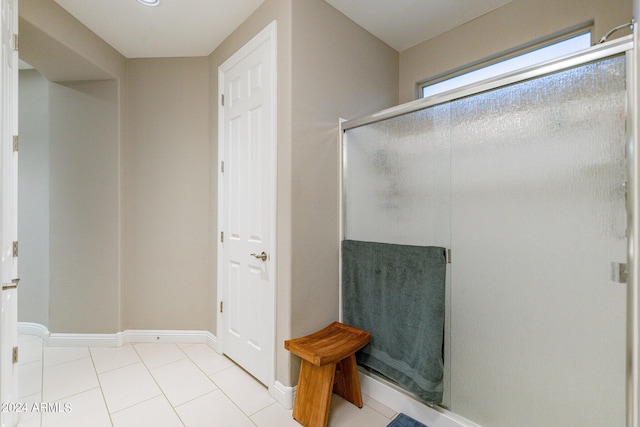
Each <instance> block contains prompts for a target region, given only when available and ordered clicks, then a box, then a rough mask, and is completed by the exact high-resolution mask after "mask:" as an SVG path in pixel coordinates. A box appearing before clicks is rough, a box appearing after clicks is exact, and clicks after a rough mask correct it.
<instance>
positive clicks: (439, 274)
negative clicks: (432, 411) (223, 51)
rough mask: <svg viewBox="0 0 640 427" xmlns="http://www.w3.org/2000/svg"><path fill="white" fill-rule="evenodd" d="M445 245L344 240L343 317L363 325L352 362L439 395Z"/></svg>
mask: <svg viewBox="0 0 640 427" xmlns="http://www.w3.org/2000/svg"><path fill="white" fill-rule="evenodd" d="M445 251H446V250H445V248H442V247H434V246H409V245H397V244H388V243H376V242H362V241H355V240H344V241H343V242H342V293H343V303H342V304H343V321H344V323H346V324H349V325H352V326H355V327H357V328H360V329H363V330H366V331H369V332H370V333H371V343H370V344H369V345H368V346H366V347H365V348H364V349H362V350H361V351H360V352H358V353H357V355H356V357H357V360H358V363H359V364H360V365H362V366H365V367H368V368H371V369H372V370H374V371H376V372H378V373H380V374H382V375H383V376H385V377H387V378H389V379H391V380H393V381H395V382H396V383H398V384H400V385H401V386H403V387H404V388H406V389H407V390H409V391H411V392H412V393H414V394H415V395H416V396H417V397H419V398H420V399H422V400H424V401H426V402H429V403H440V402H441V401H442V390H443V387H442V378H443V366H444V363H443V340H444V304H445V274H446V258H445V253H446V252H445Z"/></svg>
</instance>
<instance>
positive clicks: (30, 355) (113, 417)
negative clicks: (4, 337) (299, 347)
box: [18, 335, 396, 427]
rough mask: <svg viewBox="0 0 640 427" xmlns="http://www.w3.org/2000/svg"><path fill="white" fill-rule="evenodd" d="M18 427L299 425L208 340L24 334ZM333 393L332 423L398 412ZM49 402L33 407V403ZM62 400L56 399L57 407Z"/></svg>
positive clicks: (385, 420)
mask: <svg viewBox="0 0 640 427" xmlns="http://www.w3.org/2000/svg"><path fill="white" fill-rule="evenodd" d="M19 347H20V350H19V354H20V360H19V364H18V395H19V401H20V402H21V403H26V404H27V405H26V407H27V408H28V411H27V412H22V413H20V414H19V424H18V426H20V427H52V426H64V427H101V426H108V427H128V426H131V427H146V426H152V427H173V426H177V427H179V426H186V427H244V426H247V427H253V426H258V427H289V426H291V427H299V426H300V424H298V423H297V422H296V421H294V420H293V418H292V417H291V411H290V410H286V409H284V408H283V407H282V406H281V405H280V404H279V403H278V402H276V401H275V400H274V399H273V398H272V397H271V396H270V395H269V393H268V392H267V389H266V388H265V387H264V386H263V385H262V384H260V383H259V382H257V381H256V380H255V379H253V377H251V376H250V375H248V374H246V373H245V372H244V371H243V370H242V369H240V368H239V367H238V366H236V365H235V364H234V363H233V362H232V361H231V360H229V359H228V358H226V357H225V356H222V355H219V354H217V353H216V352H215V351H213V350H212V349H211V348H210V347H208V346H207V345H206V344H162V343H158V344H155V343H151V344H148V343H140V344H127V345H124V346H122V347H120V348H93V347H91V348H87V347H84V348H65V347H48V346H44V345H43V342H42V340H41V339H40V338H38V337H33V336H28V335H21V336H20V339H19ZM363 397H364V400H365V406H364V407H363V408H362V409H358V408H356V407H355V406H353V405H351V404H350V403H348V402H346V401H345V400H343V399H342V398H340V397H338V396H335V395H334V397H333V401H332V406H331V415H330V419H329V425H330V426H331V427H360V426H362V427H384V426H386V425H387V424H389V423H390V422H391V419H393V418H394V417H395V416H396V413H395V412H394V411H392V410H391V409H389V408H387V407H385V406H383V405H382V404H380V403H378V402H376V401H374V400H373V399H371V398H369V397H368V396H363ZM41 402H46V403H48V404H49V406H48V407H46V408H43V410H42V411H40V412H38V411H33V404H34V403H37V404H40V403H41ZM56 403H57V405H56Z"/></svg>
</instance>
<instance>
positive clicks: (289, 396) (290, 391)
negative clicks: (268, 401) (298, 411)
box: [269, 381, 296, 409]
mask: <svg viewBox="0 0 640 427" xmlns="http://www.w3.org/2000/svg"><path fill="white" fill-rule="evenodd" d="M269 394H270V395H271V397H273V398H274V399H275V400H276V401H277V402H278V403H279V404H280V405H282V407H283V408H284V409H293V399H295V396H296V387H288V386H286V385H284V384H282V383H281V382H280V381H275V382H274V384H273V386H272V387H269Z"/></svg>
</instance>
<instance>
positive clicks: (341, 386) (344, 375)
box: [333, 354, 362, 408]
mask: <svg viewBox="0 0 640 427" xmlns="http://www.w3.org/2000/svg"><path fill="white" fill-rule="evenodd" d="M338 370H339V371H341V374H340V375H336V378H337V380H336V383H335V385H334V386H333V391H334V392H335V393H336V394H337V395H338V396H342V397H344V398H345V399H346V400H348V401H349V402H351V403H353V404H354V405H356V406H357V407H358V408H362V392H361V390H360V379H359V378H358V367H357V364H356V356H355V354H352V355H351V356H348V357H346V358H344V359H342V360H341V361H340V362H338Z"/></svg>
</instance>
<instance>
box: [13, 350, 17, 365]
mask: <svg viewBox="0 0 640 427" xmlns="http://www.w3.org/2000/svg"><path fill="white" fill-rule="evenodd" d="M13 363H14V364H15V363H18V347H13Z"/></svg>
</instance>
